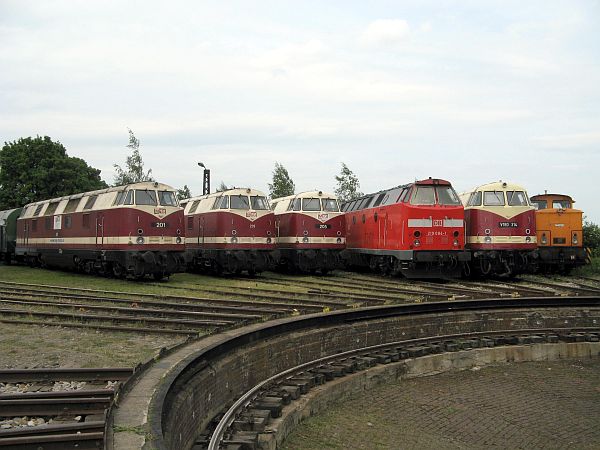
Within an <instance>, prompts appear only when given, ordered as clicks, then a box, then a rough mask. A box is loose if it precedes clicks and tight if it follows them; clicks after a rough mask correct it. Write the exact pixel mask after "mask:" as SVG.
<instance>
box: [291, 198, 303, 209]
mask: <svg viewBox="0 0 600 450" xmlns="http://www.w3.org/2000/svg"><path fill="white" fill-rule="evenodd" d="M291 207H292V211H302V200H301V199H299V198H295V199H294V201H293V202H292V204H291Z"/></svg>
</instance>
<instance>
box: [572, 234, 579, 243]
mask: <svg viewBox="0 0 600 450" xmlns="http://www.w3.org/2000/svg"><path fill="white" fill-rule="evenodd" d="M572 240H573V244H575V245H577V243H578V242H579V239H577V233H573V239H572Z"/></svg>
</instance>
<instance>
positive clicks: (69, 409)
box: [0, 368, 134, 450]
mask: <svg viewBox="0 0 600 450" xmlns="http://www.w3.org/2000/svg"><path fill="white" fill-rule="evenodd" d="M133 373H134V369H130V368H103V369H30V370H19V369H9V370H0V382H1V383H10V384H16V383H37V384H38V388H39V384H40V383H46V384H47V383H51V382H57V381H85V382H92V383H98V382H101V381H102V382H107V381H112V382H124V381H126V380H127V379H129V377H130V376H131V375H133ZM48 386H50V385H48ZM118 389H119V387H118V386H117V387H116V388H103V389H85V388H84V389H80V390H69V391H49V392H47V391H38V392H26V393H0V419H6V418H11V417H22V416H25V417H28V418H31V417H43V418H45V419H47V420H49V419H52V420H57V422H54V423H46V424H44V425H40V426H34V427H30V426H26V427H14V428H9V429H2V430H0V448H7V449H15V450H39V449H44V450H48V449H50V450H54V449H96V450H97V449H99V448H102V446H103V443H104V434H105V427H106V421H105V415H106V410H107V409H108V408H109V406H110V405H111V403H112V401H113V398H114V396H115V395H116V393H117V392H118ZM61 417H62V418H63V420H66V421H65V422H61V421H59V420H60V418H61ZM68 418H71V420H68Z"/></svg>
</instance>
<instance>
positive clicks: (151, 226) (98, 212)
mask: <svg viewBox="0 0 600 450" xmlns="http://www.w3.org/2000/svg"><path fill="white" fill-rule="evenodd" d="M183 252H184V240H183V208H181V207H180V206H179V204H178V203H177V198H176V196H175V190H174V189H173V188H172V187H170V186H167V185H165V184H161V183H156V182H144V183H135V184H129V185H126V186H118V187H111V188H108V189H103V190H98V191H93V192H84V193H81V194H75V195H69V196H65V197H60V198H54V199H51V200H44V201H40V202H36V203H30V204H28V205H26V206H25V207H24V208H23V211H22V212H21V215H20V217H19V219H18V220H17V243H16V250H15V253H16V255H17V257H18V258H20V259H24V260H25V261H26V262H28V263H29V264H30V265H32V266H35V265H41V266H50V267H61V268H70V269H76V270H81V271H83V272H85V273H99V274H103V275H112V276H116V277H125V276H127V275H130V276H133V277H135V278H142V277H144V276H146V275H152V276H154V277H155V278H156V279H160V278H163V277H165V276H168V275H169V274H171V273H173V272H177V271H179V270H181V269H183V262H184V260H183V255H184V253H183Z"/></svg>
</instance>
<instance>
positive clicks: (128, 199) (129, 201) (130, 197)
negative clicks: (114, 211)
mask: <svg viewBox="0 0 600 450" xmlns="http://www.w3.org/2000/svg"><path fill="white" fill-rule="evenodd" d="M123 204H124V205H133V191H128V192H127V196H126V197H125V201H124V202H123Z"/></svg>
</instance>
